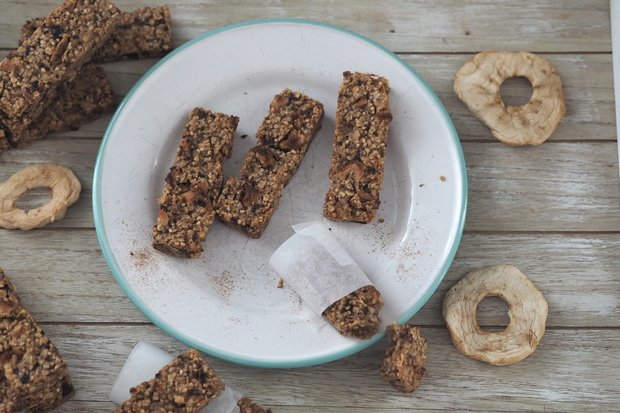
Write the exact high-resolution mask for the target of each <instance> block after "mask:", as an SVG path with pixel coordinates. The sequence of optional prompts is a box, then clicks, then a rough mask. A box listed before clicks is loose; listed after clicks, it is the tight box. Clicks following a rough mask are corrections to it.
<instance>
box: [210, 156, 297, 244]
mask: <svg viewBox="0 0 620 413" xmlns="http://www.w3.org/2000/svg"><path fill="white" fill-rule="evenodd" d="M301 159H302V156H301V154H300V152H299V151H291V152H282V151H279V150H277V149H272V148H268V147H264V146H255V147H254V148H252V149H251V150H250V151H249V152H248V154H247V156H246V159H245V161H244V163H243V166H242V168H241V177H230V178H228V181H227V182H226V184H225V185H224V188H223V189H222V193H221V194H220V197H219V199H218V202H217V205H216V211H217V215H218V218H219V219H220V221H222V222H223V223H225V224H226V225H228V226H230V227H232V228H236V229H238V230H239V231H241V232H243V233H244V234H247V235H249V236H251V237H252V238H260V236H261V235H262V234H263V232H264V231H265V228H266V227H267V224H268V223H269V220H270V219H271V216H272V215H273V212H274V210H275V209H276V207H277V206H278V203H279V202H280V197H281V196H282V191H283V190H284V187H285V186H286V184H287V183H288V182H289V181H290V180H291V178H292V177H293V175H294V173H295V171H296V170H297V167H298V166H299V164H300V163H301Z"/></svg>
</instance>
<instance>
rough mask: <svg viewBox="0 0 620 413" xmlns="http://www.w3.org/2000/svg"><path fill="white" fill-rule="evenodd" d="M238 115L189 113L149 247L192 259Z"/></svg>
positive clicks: (209, 219) (211, 213)
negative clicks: (151, 245)
mask: <svg viewBox="0 0 620 413" xmlns="http://www.w3.org/2000/svg"><path fill="white" fill-rule="evenodd" d="M238 123H239V118H238V117H236V116H230V115H225V114H222V113H213V112H211V111H208V110H205V109H202V108H196V109H194V110H193V111H192V113H191V114H190V116H189V122H188V123H187V125H186V126H185V130H184V132H183V137H182V139H181V143H180V145H179V148H178V149H177V154H176V157H175V160H174V163H173V165H172V167H171V168H170V172H169V173H168V175H167V176H166V179H165V181H166V183H165V185H164V191H163V195H162V196H161V197H160V198H159V199H158V202H159V216H158V218H157V223H156V224H155V226H154V228H153V248H155V249H156V250H158V251H161V252H163V253H166V254H169V255H174V256H177V257H182V258H198V257H200V255H201V253H202V251H204V248H203V246H202V243H203V242H204V241H205V239H206V237H207V234H208V233H209V229H210V228H211V224H213V221H214V219H215V210H214V205H215V203H216V201H217V199H218V196H219V194H220V189H221V186H222V180H223V165H222V164H223V162H224V159H227V158H229V157H230V155H231V152H232V144H233V136H234V133H235V130H236V129H237V124H238Z"/></svg>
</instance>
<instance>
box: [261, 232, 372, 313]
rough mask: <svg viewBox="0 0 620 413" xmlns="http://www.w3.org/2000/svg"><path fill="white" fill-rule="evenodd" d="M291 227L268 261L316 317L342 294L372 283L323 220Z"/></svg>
mask: <svg viewBox="0 0 620 413" xmlns="http://www.w3.org/2000/svg"><path fill="white" fill-rule="evenodd" d="M293 229H294V230H295V232H296V233H295V235H293V236H292V237H290V238H289V239H288V240H286V241H285V242H284V243H283V244H282V245H281V246H280V247H279V248H278V249H277V250H276V252H274V253H273V255H272V256H271V259H270V260H269V264H270V265H271V267H272V268H273V269H274V270H276V272H277V273H278V274H279V275H280V277H282V279H283V280H284V281H285V283H287V284H288V285H290V286H291V288H293V290H295V292H296V293H297V294H299V296H300V297H301V299H302V300H303V301H304V303H306V304H307V305H308V306H309V307H310V308H311V309H312V310H313V311H314V312H316V313H317V314H318V315H319V316H320V315H321V314H322V313H323V311H324V310H325V309H326V308H327V307H329V306H330V305H331V304H333V303H334V302H336V301H338V300H339V299H341V298H342V297H344V296H346V295H348V294H350V293H352V292H353V291H355V290H357V289H359V288H362V287H364V286H367V285H370V284H372V283H371V282H370V280H369V279H368V277H367V276H366V274H364V272H363V271H362V270H361V269H360V267H359V266H358V265H357V264H356V263H355V261H353V259H352V258H351V256H350V255H349V253H347V251H346V250H345V249H344V247H343V246H342V245H341V244H340V241H338V239H337V238H336V237H335V236H334V235H333V234H332V232H331V231H330V230H329V229H328V228H327V227H326V226H325V225H323V223H321V222H318V221H317V222H308V223H304V224H298V225H294V226H293Z"/></svg>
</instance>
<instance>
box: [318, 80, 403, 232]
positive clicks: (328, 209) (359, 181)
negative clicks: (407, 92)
mask: <svg viewBox="0 0 620 413" xmlns="http://www.w3.org/2000/svg"><path fill="white" fill-rule="evenodd" d="M343 75H344V80H343V82H342V84H341V86H340V89H339V91H338V108H337V109H336V131H335V134H334V150H333V153H332V165H331V167H330V169H329V179H330V181H331V185H330V188H329V190H328V192H327V194H326V195H325V203H324V205H323V216H325V217H326V218H328V219H330V220H332V221H352V222H362V223H368V222H372V221H373V220H374V219H375V217H376V214H377V209H378V208H379V204H380V201H379V193H380V192H381V184H382V182H383V169H384V165H385V155H386V148H387V139H388V128H389V125H390V122H391V121H392V114H391V112H390V102H389V92H390V85H389V82H388V81H387V79H385V78H383V77H380V76H375V75H372V74H367V73H357V72H356V73H351V72H344V74H343Z"/></svg>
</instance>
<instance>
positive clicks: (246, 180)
mask: <svg viewBox="0 0 620 413" xmlns="http://www.w3.org/2000/svg"><path fill="white" fill-rule="evenodd" d="M323 113H324V110H323V104H321V103H320V102H317V101H316V100H313V99H311V98H309V97H307V96H305V95H303V94H301V93H299V92H294V91H292V90H290V89H284V90H283V91H282V93H280V94H278V95H276V96H275V97H274V98H273V100H272V102H271V104H270V105H269V114H268V115H267V116H266V117H265V118H264V119H263V122H262V124H261V126H260V128H259V130H258V132H257V133H256V139H257V141H258V145H257V146H255V147H254V148H252V149H251V150H250V151H249V152H248V154H247V156H246V159H245V161H244V163H243V166H242V168H241V177H231V178H229V179H228V181H227V182H226V184H225V185H224V189H223V190H222V194H221V195H220V198H219V200H218V203H217V206H216V211H217V216H218V218H219V219H220V220H221V221H222V222H223V223H224V224H226V225H228V226H230V227H233V228H236V229H238V230H239V231H241V232H243V233H245V234H247V235H249V236H251V237H252V238H260V236H261V235H262V234H263V232H264V231H265V228H266V227H267V224H268V223H269V220H270V219H271V216H272V215H273V212H274V211H275V209H276V207H277V206H278V203H279V202H280V198H281V196H282V191H283V190H284V188H285V187H286V185H287V184H288V183H289V182H290V180H291V179H292V178H293V175H295V172H297V169H298V168H299V165H300V164H301V161H302V160H303V158H304V155H305V154H306V151H307V150H308V146H309V145H310V143H311V142H312V139H313V138H314V136H315V135H316V132H317V131H318V130H319V129H320V127H321V120H322V118H323Z"/></svg>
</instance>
